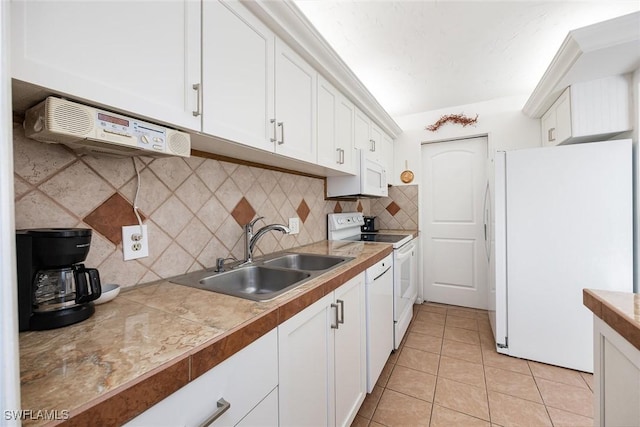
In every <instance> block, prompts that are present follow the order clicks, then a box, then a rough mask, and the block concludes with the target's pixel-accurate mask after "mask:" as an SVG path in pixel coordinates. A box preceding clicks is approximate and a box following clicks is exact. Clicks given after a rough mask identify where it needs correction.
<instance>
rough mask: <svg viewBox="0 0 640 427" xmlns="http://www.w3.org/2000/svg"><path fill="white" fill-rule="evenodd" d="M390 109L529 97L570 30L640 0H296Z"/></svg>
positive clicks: (396, 112)
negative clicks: (509, 97)
mask: <svg viewBox="0 0 640 427" xmlns="http://www.w3.org/2000/svg"><path fill="white" fill-rule="evenodd" d="M294 3H295V4H296V6H298V8H299V9H300V10H301V11H302V12H303V13H304V14H305V15H306V16H307V18H308V19H309V20H310V21H311V23H312V24H313V25H314V26H315V27H316V28H317V29H318V31H319V32H320V33H321V34H322V35H323V37H324V38H325V39H326V40H327V42H328V43H329V44H330V45H331V46H332V47H333V49H334V50H335V51H336V52H337V53H338V55H340V56H341V57H342V59H343V60H344V62H345V63H346V64H347V65H348V66H349V67H350V68H351V69H352V70H353V72H354V73H355V74H356V75H357V76H358V78H359V79H360V80H361V81H362V83H363V84H364V85H365V86H366V87H367V88H368V89H369V91H370V92H371V93H372V94H373V96H374V97H376V99H377V100H378V102H379V103H380V104H381V105H382V106H383V107H384V108H385V109H386V110H387V112H388V113H389V114H390V115H391V116H393V117H398V116H403V115H406V114H413V113H418V112H423V111H430V110H436V109H441V108H446V107H454V106H458V105H464V104H470V103H475V102H481V101H487V100H491V99H496V98H501V97H507V96H518V95H523V96H528V95H530V94H531V92H532V91H533V89H534V88H535V86H536V84H537V83H538V81H539V80H540V78H541V77H542V75H543V74H544V72H545V70H546V69H547V67H548V65H549V64H550V62H551V60H552V59H553V57H554V55H555V54H556V52H557V51H558V48H559V47H560V45H561V44H562V42H563V41H564V39H565V37H566V36H567V33H568V32H569V31H571V30H573V29H576V28H580V27H583V26H585V25H590V24H593V23H595V22H600V21H604V20H606V19H610V18H614V17H617V16H621V15H625V14H628V13H631V12H635V11H638V10H640V1H638V0H624V1H620V0H601V1H590V2H585V1H558V0H556V1H545V2H542V1H516V0H511V1H478V0H476V1H455V0H439V1H431V0H423V1H408V0H405V1H385V0H377V1H374V0H294Z"/></svg>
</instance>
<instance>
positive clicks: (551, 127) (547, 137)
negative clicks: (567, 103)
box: [540, 107, 558, 146]
mask: <svg viewBox="0 0 640 427" xmlns="http://www.w3.org/2000/svg"><path fill="white" fill-rule="evenodd" d="M540 127H541V133H542V145H543V146H548V145H556V140H557V136H558V135H557V132H556V110H555V108H553V107H551V108H550V109H549V110H548V111H547V112H546V113H545V114H544V116H542V118H541V119H540Z"/></svg>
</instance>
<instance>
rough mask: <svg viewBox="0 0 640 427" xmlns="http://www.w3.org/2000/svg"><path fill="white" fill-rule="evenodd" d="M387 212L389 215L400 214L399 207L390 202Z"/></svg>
mask: <svg viewBox="0 0 640 427" xmlns="http://www.w3.org/2000/svg"><path fill="white" fill-rule="evenodd" d="M387 211H388V212H389V213H390V214H391V215H395V214H397V213H398V212H400V206H398V205H397V204H396V202H391V203H389V206H387Z"/></svg>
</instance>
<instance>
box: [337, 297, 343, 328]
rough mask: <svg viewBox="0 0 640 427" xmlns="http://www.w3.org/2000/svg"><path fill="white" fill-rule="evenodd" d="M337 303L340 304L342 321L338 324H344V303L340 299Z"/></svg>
mask: <svg viewBox="0 0 640 427" xmlns="http://www.w3.org/2000/svg"><path fill="white" fill-rule="evenodd" d="M336 302H337V303H338V304H340V320H338V323H344V301H342V300H341V299H338V300H336Z"/></svg>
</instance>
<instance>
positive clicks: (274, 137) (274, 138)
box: [269, 119, 276, 142]
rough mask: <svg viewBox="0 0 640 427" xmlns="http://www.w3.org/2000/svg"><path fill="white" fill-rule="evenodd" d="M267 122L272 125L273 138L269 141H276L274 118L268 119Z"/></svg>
mask: <svg viewBox="0 0 640 427" xmlns="http://www.w3.org/2000/svg"><path fill="white" fill-rule="evenodd" d="M269 123H271V124H272V125H273V138H271V142H276V119H271V120H269Z"/></svg>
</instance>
